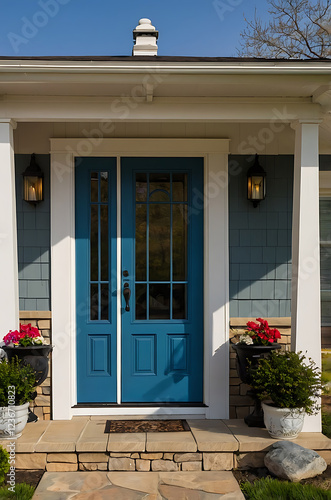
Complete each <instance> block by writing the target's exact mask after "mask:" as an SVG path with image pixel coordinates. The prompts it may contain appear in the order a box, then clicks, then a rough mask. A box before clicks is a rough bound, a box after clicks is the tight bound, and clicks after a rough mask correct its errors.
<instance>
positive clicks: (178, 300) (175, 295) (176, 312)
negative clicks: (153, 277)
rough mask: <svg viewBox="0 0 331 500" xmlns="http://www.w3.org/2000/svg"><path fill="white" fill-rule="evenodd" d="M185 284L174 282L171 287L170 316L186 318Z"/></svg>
mask: <svg viewBox="0 0 331 500" xmlns="http://www.w3.org/2000/svg"><path fill="white" fill-rule="evenodd" d="M186 288H187V287H186V285H184V284H181V283H180V284H176V285H173V287H172V318H173V319H187V313H186V303H187V300H186V295H187V294H186Z"/></svg>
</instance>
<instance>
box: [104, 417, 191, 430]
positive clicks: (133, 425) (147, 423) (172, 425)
mask: <svg viewBox="0 0 331 500" xmlns="http://www.w3.org/2000/svg"><path fill="white" fill-rule="evenodd" d="M189 430H190V426H189V425H188V423H187V422H186V420H107V422H106V428H105V433H108V432H183V431H189Z"/></svg>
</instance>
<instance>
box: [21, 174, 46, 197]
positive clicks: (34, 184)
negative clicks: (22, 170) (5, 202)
mask: <svg viewBox="0 0 331 500" xmlns="http://www.w3.org/2000/svg"><path fill="white" fill-rule="evenodd" d="M42 199H43V181H42V177H37V176H25V177H24V200H25V201H32V202H35V201H42Z"/></svg>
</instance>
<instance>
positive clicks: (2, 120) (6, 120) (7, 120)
mask: <svg viewBox="0 0 331 500" xmlns="http://www.w3.org/2000/svg"><path fill="white" fill-rule="evenodd" d="M0 123H8V124H9V125H11V126H12V128H13V130H15V129H16V128H17V122H16V121H15V120H13V119H12V118H0Z"/></svg>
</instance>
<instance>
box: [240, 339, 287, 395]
mask: <svg viewBox="0 0 331 500" xmlns="http://www.w3.org/2000/svg"><path fill="white" fill-rule="evenodd" d="M232 347H233V349H234V350H235V351H236V355H237V373H238V375H239V377H240V379H241V380H242V382H244V383H245V384H248V385H250V384H249V382H250V368H251V367H253V368H254V366H256V365H257V363H258V361H259V359H260V358H261V357H263V356H265V355H266V354H269V352H271V351H273V350H275V349H280V345H279V344H276V343H273V344H269V345H246V344H232Z"/></svg>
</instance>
